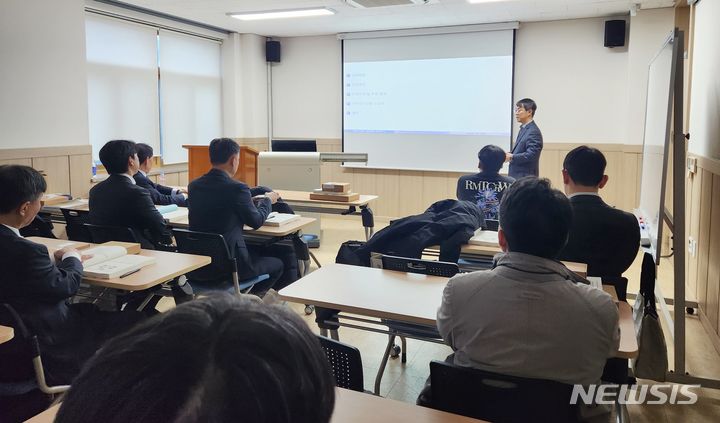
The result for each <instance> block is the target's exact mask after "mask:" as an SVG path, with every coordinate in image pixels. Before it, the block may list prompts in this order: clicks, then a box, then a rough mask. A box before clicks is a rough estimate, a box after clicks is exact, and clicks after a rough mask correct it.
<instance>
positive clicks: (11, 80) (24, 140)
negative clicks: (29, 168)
mask: <svg viewBox="0 0 720 423" xmlns="http://www.w3.org/2000/svg"><path fill="white" fill-rule="evenodd" d="M83 8H84V1H82V0H57V1H44V0H3V2H2V10H1V11H0V58H1V59H0V60H1V61H2V65H1V66H0V93H2V94H0V128H2V130H0V148H24V147H27V148H31V147H52V146H62V145H78V144H88V143H89V138H88V118H87V86H86V71H85V12H84V9H83Z"/></svg>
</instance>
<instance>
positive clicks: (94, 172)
mask: <svg viewBox="0 0 720 423" xmlns="http://www.w3.org/2000/svg"><path fill="white" fill-rule="evenodd" d="M95 175H97V165H96V164H95V162H93V164H92V176H95Z"/></svg>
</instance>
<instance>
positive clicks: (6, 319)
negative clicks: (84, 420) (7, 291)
mask: <svg viewBox="0 0 720 423" xmlns="http://www.w3.org/2000/svg"><path fill="white" fill-rule="evenodd" d="M0 325H3V326H8V327H11V328H13V330H14V332H15V335H14V337H13V338H12V339H11V340H9V341H7V342H5V343H2V344H0V421H23V420H25V419H27V418H30V417H32V416H34V415H36V414H38V413H39V412H41V411H43V410H44V409H45V408H47V406H48V405H50V402H51V401H52V397H53V396H54V395H55V394H59V393H62V392H65V391H67V390H68V389H69V388H70V387H69V386H65V385H63V386H48V385H47V382H46V380H45V371H44V369H43V364H42V357H41V352H40V346H39V343H38V339H37V336H35V335H32V334H31V333H30V331H29V330H28V328H27V326H25V324H24V322H23V320H22V318H21V317H20V315H19V314H18V313H17V312H16V311H15V309H14V308H13V307H12V306H10V305H9V304H0Z"/></svg>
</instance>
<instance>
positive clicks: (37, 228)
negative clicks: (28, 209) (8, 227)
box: [20, 213, 57, 238]
mask: <svg viewBox="0 0 720 423" xmlns="http://www.w3.org/2000/svg"><path fill="white" fill-rule="evenodd" d="M52 230H53V224H52V221H50V218H49V216H46V215H45V216H44V215H43V213H38V215H37V216H35V219H33V221H32V222H30V224H29V225H27V226H25V227H24V228H20V235H22V236H23V237H25V238H27V237H30V236H39V237H43V238H57V237H56V236H55V234H54V233H53V231H52Z"/></svg>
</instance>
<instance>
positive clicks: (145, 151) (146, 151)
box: [135, 142, 153, 164]
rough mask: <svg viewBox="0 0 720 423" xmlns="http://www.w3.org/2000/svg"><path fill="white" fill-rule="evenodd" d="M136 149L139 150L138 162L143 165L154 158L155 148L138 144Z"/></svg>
mask: <svg viewBox="0 0 720 423" xmlns="http://www.w3.org/2000/svg"><path fill="white" fill-rule="evenodd" d="M135 149H136V150H137V155H138V160H139V161H140V163H141V164H142V163H145V160H147V159H148V158H151V157H152V156H153V148H152V147H151V146H149V145H147V144H143V143H141V142H140V143H137V144H135Z"/></svg>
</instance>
